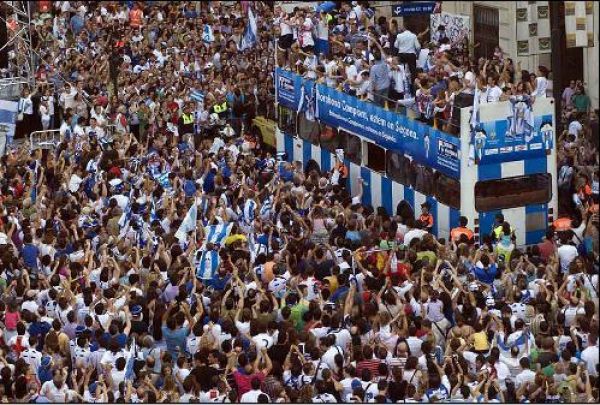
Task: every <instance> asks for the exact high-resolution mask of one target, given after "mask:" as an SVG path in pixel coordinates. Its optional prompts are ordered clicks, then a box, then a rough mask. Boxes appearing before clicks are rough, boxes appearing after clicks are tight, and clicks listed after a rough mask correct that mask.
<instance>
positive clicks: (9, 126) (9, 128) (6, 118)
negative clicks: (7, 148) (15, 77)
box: [0, 100, 19, 156]
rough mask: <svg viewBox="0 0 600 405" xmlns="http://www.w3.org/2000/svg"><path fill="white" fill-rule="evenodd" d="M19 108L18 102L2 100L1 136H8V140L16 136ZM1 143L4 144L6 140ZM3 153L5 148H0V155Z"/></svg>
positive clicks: (0, 112)
mask: <svg viewBox="0 0 600 405" xmlns="http://www.w3.org/2000/svg"><path fill="white" fill-rule="evenodd" d="M18 110H19V103H18V102H16V101H7V100H0V138H3V137H6V139H7V140H10V139H13V138H14V136H15V128H16V124H17V114H18ZM1 145H4V142H0V146H1ZM3 154H4V150H0V156H2V155H3Z"/></svg>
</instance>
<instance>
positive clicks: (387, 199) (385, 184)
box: [381, 176, 396, 215]
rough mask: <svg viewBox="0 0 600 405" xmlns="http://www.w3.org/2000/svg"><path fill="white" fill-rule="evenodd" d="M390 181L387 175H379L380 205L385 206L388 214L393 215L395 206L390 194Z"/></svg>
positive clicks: (391, 187)
mask: <svg viewBox="0 0 600 405" xmlns="http://www.w3.org/2000/svg"><path fill="white" fill-rule="evenodd" d="M392 189H393V186H392V181H391V180H390V179H388V178H387V177H383V176H381V206H382V207H383V208H385V210H386V211H387V213H388V215H394V214H395V212H396V207H395V206H394V202H393V201H394V200H393V196H392V192H393V191H392Z"/></svg>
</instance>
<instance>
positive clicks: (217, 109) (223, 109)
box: [214, 101, 227, 114]
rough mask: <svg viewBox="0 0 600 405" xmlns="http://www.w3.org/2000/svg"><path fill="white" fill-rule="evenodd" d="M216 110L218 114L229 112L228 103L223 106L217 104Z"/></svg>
mask: <svg viewBox="0 0 600 405" xmlns="http://www.w3.org/2000/svg"><path fill="white" fill-rule="evenodd" d="M214 109H215V112H216V113H217V114H220V113H222V112H225V111H227V101H223V102H222V103H221V104H215V106H214Z"/></svg>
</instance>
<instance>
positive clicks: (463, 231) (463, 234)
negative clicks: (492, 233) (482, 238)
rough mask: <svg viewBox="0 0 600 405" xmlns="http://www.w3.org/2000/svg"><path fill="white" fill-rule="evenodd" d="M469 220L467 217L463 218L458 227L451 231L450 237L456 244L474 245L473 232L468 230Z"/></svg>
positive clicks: (460, 219)
mask: <svg viewBox="0 0 600 405" xmlns="http://www.w3.org/2000/svg"><path fill="white" fill-rule="evenodd" d="M468 223H469V220H468V219H467V217H465V216H461V217H460V218H459V220H458V226H457V227H456V228H453V229H452V230H451V231H450V237H451V238H452V240H453V241H454V242H455V243H457V244H458V243H468V244H471V243H473V241H474V239H473V237H474V234H473V231H472V230H470V229H469V228H467V224H468Z"/></svg>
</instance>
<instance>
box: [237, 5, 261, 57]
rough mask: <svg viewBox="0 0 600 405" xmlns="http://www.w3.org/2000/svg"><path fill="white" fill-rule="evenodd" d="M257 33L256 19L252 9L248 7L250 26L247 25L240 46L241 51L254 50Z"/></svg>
mask: <svg viewBox="0 0 600 405" xmlns="http://www.w3.org/2000/svg"><path fill="white" fill-rule="evenodd" d="M257 32H258V29H257V26H256V17H255V16H254V12H253V11H252V7H248V25H246V29H245V30H244V35H243V36H242V40H241V44H240V50H241V51H244V50H246V49H248V48H252V47H253V46H254V45H255V44H256V36H257Z"/></svg>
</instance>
